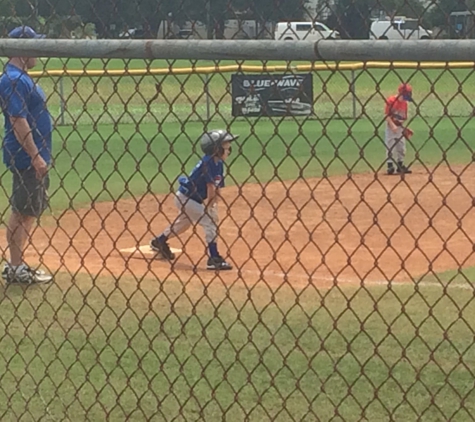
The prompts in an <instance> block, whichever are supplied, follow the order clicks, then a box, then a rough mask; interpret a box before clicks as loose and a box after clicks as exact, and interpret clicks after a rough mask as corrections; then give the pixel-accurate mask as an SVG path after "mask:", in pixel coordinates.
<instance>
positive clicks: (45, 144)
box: [0, 64, 53, 170]
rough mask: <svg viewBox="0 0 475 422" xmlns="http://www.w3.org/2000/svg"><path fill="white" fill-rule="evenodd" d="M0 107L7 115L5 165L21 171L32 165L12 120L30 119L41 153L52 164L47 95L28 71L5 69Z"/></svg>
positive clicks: (14, 68) (1, 80)
mask: <svg viewBox="0 0 475 422" xmlns="http://www.w3.org/2000/svg"><path fill="white" fill-rule="evenodd" d="M0 107H1V108H2V111H3V115H4V116H5V138H4V140H3V162H4V163H5V164H6V166H7V167H15V168H17V169H20V170H21V169H26V168H28V167H30V166H31V157H30V156H29V155H28V153H27V152H26V151H25V150H24V149H23V148H22V146H21V145H20V143H19V142H18V141H17V139H16V137H15V134H14V133H13V129H12V124H11V122H10V117H24V118H26V119H27V121H28V123H29V125H30V128H31V131H32V135H33V140H34V142H35V145H36V147H37V148H38V151H39V154H40V155H41V157H42V158H43V159H44V160H45V161H46V164H50V162H51V132H52V130H53V125H52V120H51V115H50V114H49V112H48V109H47V108H46V96H45V94H44V92H43V90H42V89H41V88H40V87H39V86H38V85H37V84H35V83H34V82H33V80H32V79H31V78H30V76H29V75H28V74H27V73H26V72H24V71H22V70H21V69H19V68H18V67H16V66H13V65H12V64H7V65H6V66H5V71H4V73H3V74H2V76H1V77H0Z"/></svg>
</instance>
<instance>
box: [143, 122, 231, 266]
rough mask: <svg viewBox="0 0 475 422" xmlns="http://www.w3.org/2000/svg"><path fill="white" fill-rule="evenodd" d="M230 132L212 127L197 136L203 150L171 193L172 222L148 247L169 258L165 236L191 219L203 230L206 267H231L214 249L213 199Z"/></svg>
mask: <svg viewBox="0 0 475 422" xmlns="http://www.w3.org/2000/svg"><path fill="white" fill-rule="evenodd" d="M237 138H238V136H234V135H232V134H231V133H229V132H227V131H225V130H221V129H219V130H212V131H211V132H208V133H205V134H204V135H203V136H202V137H201V139H200V143H201V149H202V151H203V153H204V154H205V155H204V156H203V158H202V159H201V160H200V161H199V162H198V164H197V165H196V166H195V168H194V169H193V171H192V172H191V174H190V175H189V176H188V177H181V178H180V179H179V182H180V187H179V188H178V192H177V193H176V197H175V205H176V207H177V208H178V210H179V214H178V217H177V218H176V220H175V221H174V223H173V224H172V225H171V226H169V227H167V228H166V229H165V230H164V231H163V233H162V234H161V235H160V236H158V237H156V238H155V239H153V240H152V241H151V242H150V247H151V248H152V249H153V250H154V251H156V252H158V253H159V254H160V255H162V257H163V258H165V259H167V260H169V261H173V260H174V259H175V254H174V253H173V252H172V250H171V249H170V247H169V246H168V242H167V241H168V239H169V238H171V237H174V236H179V235H180V234H182V233H184V232H185V231H187V230H188V229H189V228H190V227H191V226H192V224H193V223H199V224H200V225H201V226H202V227H203V230H204V232H205V238H206V243H207V249H208V263H207V265H206V268H207V269H208V270H218V271H219V270H231V269H232V266H231V264H229V263H227V262H226V261H225V260H224V258H223V257H222V256H221V255H220V254H219V253H218V246H217V242H216V240H217V234H218V233H217V232H218V211H217V207H216V206H217V201H218V198H219V196H220V191H221V188H223V187H224V166H223V162H224V161H225V160H226V159H227V158H228V157H229V154H230V153H231V142H232V141H235V140H236V139H237Z"/></svg>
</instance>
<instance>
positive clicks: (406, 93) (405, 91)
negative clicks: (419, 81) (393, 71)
mask: <svg viewBox="0 0 475 422" xmlns="http://www.w3.org/2000/svg"><path fill="white" fill-rule="evenodd" d="M398 93H399V95H401V96H402V97H403V98H404V99H405V100H406V101H412V86H411V85H409V84H408V83H401V84H400V85H399V87H398Z"/></svg>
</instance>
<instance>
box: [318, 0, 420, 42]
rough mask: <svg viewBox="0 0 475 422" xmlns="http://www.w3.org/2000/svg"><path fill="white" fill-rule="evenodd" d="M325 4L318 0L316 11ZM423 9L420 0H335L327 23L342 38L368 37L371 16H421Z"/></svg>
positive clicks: (322, 8)
mask: <svg viewBox="0 0 475 422" xmlns="http://www.w3.org/2000/svg"><path fill="white" fill-rule="evenodd" d="M327 5H328V0H319V2H318V3H317V12H318V11H322V10H324V9H325V8H326V7H327ZM424 11H425V7H424V5H423V3H422V2H421V0H411V1H410V2H409V1H408V0H336V1H335V2H334V4H333V7H332V8H331V14H330V17H329V19H328V21H327V23H328V25H329V26H331V27H334V28H336V29H338V30H339V31H340V33H341V35H342V37H343V38H368V37H369V31H370V26H371V18H372V17H378V16H385V15H387V16H397V15H402V16H407V17H410V18H421V17H422V16H423V15H424Z"/></svg>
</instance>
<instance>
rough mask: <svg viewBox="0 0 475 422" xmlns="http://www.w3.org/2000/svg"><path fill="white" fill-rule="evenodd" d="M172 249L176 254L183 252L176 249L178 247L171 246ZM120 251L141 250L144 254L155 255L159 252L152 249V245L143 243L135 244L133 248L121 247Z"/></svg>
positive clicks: (129, 252) (130, 252)
mask: <svg viewBox="0 0 475 422" xmlns="http://www.w3.org/2000/svg"><path fill="white" fill-rule="evenodd" d="M170 250H171V251H172V252H173V253H174V254H179V253H181V252H182V250H181V249H176V248H170ZM120 252H122V253H126V254H133V253H135V252H140V253H142V254H143V255H151V256H155V255H156V254H157V253H158V252H155V251H154V250H152V248H151V247H150V245H142V246H135V247H133V248H126V249H121V250H120Z"/></svg>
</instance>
